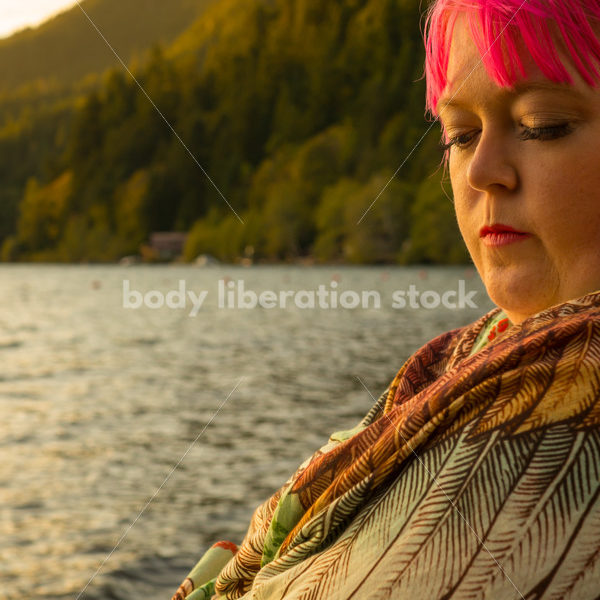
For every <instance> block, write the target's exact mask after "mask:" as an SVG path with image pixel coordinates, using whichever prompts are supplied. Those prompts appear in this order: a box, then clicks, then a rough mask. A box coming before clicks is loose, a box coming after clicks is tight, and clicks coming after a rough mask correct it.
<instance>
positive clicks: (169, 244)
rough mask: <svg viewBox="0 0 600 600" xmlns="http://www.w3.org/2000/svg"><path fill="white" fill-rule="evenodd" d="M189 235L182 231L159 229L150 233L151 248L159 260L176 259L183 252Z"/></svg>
mask: <svg viewBox="0 0 600 600" xmlns="http://www.w3.org/2000/svg"><path fill="white" fill-rule="evenodd" d="M187 236H188V234H187V233H183V232H180V231H157V232H155V233H151V234H150V248H151V249H152V252H153V254H154V255H155V256H156V257H157V258H158V259H159V260H174V259H176V258H177V257H179V256H181V255H182V254H183V247H184V245H185V240H186V239H187Z"/></svg>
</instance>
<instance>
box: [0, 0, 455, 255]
mask: <svg viewBox="0 0 600 600" xmlns="http://www.w3.org/2000/svg"><path fill="white" fill-rule="evenodd" d="M89 1H90V2H91V0H89ZM98 1H100V0H98ZM106 1H108V0H106ZM421 4H422V3H421V1H420V0H338V1H336V2H330V3H327V2H326V3H324V2H323V1H322V0H218V1H217V2H215V3H214V4H212V5H211V6H210V7H208V8H207V10H206V11H205V12H204V13H203V14H202V15H201V17H199V18H198V19H197V20H196V21H195V22H194V23H192V24H190V27H189V28H187V29H186V30H185V31H183V32H182V33H181V35H180V36H178V38H177V39H176V40H175V41H174V42H173V43H172V44H171V45H170V46H167V47H161V46H157V47H155V48H154V49H153V50H152V52H151V53H149V54H148V56H147V58H146V59H145V60H143V61H140V62H139V63H138V64H137V66H136V67H135V74H136V77H137V79H138V80H139V81H140V83H141V84H142V85H143V86H144V89H145V91H146V92H147V94H148V95H149V97H150V98H152V101H153V102H154V103H155V105H156V106H157V107H159V108H160V110H161V112H162V114H163V115H164V116H165V118H166V119H167V120H168V122H169V124H171V125H172V126H173V128H174V130H175V131H176V132H177V134H178V136H179V138H178V137H176V136H174V135H173V133H172V131H171V130H170V129H169V127H167V126H166V124H165V122H164V121H163V120H162V118H161V117H160V116H159V115H158V114H157V113H156V111H155V110H154V107H153V106H152V105H151V104H150V103H149V102H148V98H147V97H146V96H145V95H144V94H143V93H141V91H140V90H139V89H138V87H137V86H136V84H135V83H134V82H132V81H131V79H130V78H129V77H128V76H127V74H125V73H124V72H123V69H122V68H115V69H113V70H111V71H109V72H107V73H106V74H105V75H104V76H103V77H102V80H101V85H98V86H96V87H95V88H93V89H91V90H88V91H85V90H83V91H82V92H81V94H80V97H79V98H78V99H77V102H76V103H75V104H74V105H73V108H72V110H71V112H69V110H68V108H64V110H63V112H61V110H62V109H61V106H60V104H56V103H55V104H54V109H53V110H51V111H49V112H48V113H47V116H46V117H44V116H43V114H44V113H43V111H41V112H40V111H38V112H36V113H35V115H34V116H32V114H33V113H31V112H29V113H27V112H21V113H17V112H15V113H14V116H12V117H11V118H10V119H9V120H6V121H5V126H4V128H0V181H2V182H3V183H4V185H3V186H1V187H0V211H1V212H0V242H2V257H3V259H4V260H33V261H40V260H47V261H48V260H49V261H114V260H118V259H119V257H121V256H124V255H129V254H135V253H137V252H141V253H142V254H143V255H144V256H145V257H147V258H151V255H149V254H147V253H146V250H145V249H144V247H143V245H144V242H147V240H148V239H149V238H150V235H151V233H152V232H156V231H182V232H188V233H189V236H188V238H187V244H186V248H185V256H186V258H188V259H193V258H194V257H195V256H197V255H198V254H212V255H214V256H216V257H217V258H219V259H221V260H224V261H236V260H239V259H246V260H247V259H248V258H252V259H253V260H256V261H266V262H271V261H278V260H284V261H287V260H289V261H296V260H302V261H304V260H320V261H323V262H330V261H334V262H353V263H373V262H397V261H401V262H460V261H464V260H465V258H466V255H465V251H464V246H463V244H462V242H461V241H460V237H459V235H458V232H457V228H456V222H455V217H454V214H453V210H452V205H451V203H450V202H449V201H448V198H447V195H446V193H445V192H444V190H443V189H442V187H441V186H440V172H441V170H440V169H438V165H439V162H440V159H441V152H440V150H439V146H438V142H439V129H438V128H434V129H433V130H432V131H431V132H430V133H429V134H428V135H427V136H425V138H424V139H421V138H422V136H423V133H424V132H425V131H426V130H427V129H428V124H427V122H426V120H425V119H424V117H423V106H424V97H425V86H424V81H423V78H422V72H423V60H424V50H423V42H422V38H421V33H420V29H419V22H420V16H421V15H420V10H421ZM436 130H437V131H436ZM180 140H184V141H185V144H186V147H187V148H189V150H190V152H191V153H192V154H193V155H194V158H195V159H196V160H195V161H194V160H192V158H191V157H190V156H189V154H188V152H187V151H186V150H184V148H183V147H182V144H181V143H180ZM408 156H410V160H409V161H407V162H406V164H404V166H403V167H402V169H401V171H400V172H399V173H397V174H396V175H395V176H394V177H393V175H394V173H395V172H396V170H397V168H398V165H400V164H402V163H403V161H404V159H405V158H406V157H408ZM198 164H200V165H202V169H204V171H205V172H203V170H202V169H200V168H199V167H198ZM205 173H208V174H210V178H211V179H210V180H209V179H208V177H206V174H205ZM9 182H10V183H11V184H10V185H8V183H9ZM213 182H214V184H215V185H216V186H217V187H218V188H219V191H218V192H217V190H215V187H214V185H213ZM384 189H385V191H384ZM223 198H226V199H227V201H228V203H229V204H230V206H231V207H234V209H235V211H236V214H234V213H233V212H232V211H231V210H230V209H229V208H228V206H227V205H226V203H225V202H224V201H223ZM375 198H377V202H376V203H373V201H374V199H375ZM371 205H372V207H371ZM367 211H368V215H367V214H366V213H367ZM238 216H239V217H240V218H238Z"/></svg>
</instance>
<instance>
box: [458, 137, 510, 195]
mask: <svg viewBox="0 0 600 600" xmlns="http://www.w3.org/2000/svg"><path fill="white" fill-rule="evenodd" d="M515 150H516V149H515V148H514V147H513V146H512V145H511V143H510V140H509V139H507V138H506V137H504V136H503V135H502V133H501V132H497V131H496V132H495V131H492V130H489V129H488V130H485V129H484V130H483V131H482V132H481V133H480V134H479V139H478V141H477V146H476V148H475V150H474V152H473V154H472V156H471V160H470V162H469V166H468V168H467V181H468V183H469V185H470V186H471V187H472V188H474V189H476V190H479V191H482V192H490V191H498V189H504V190H509V191H513V190H515V189H516V187H517V186H518V184H519V178H518V173H517V166H516V155H515Z"/></svg>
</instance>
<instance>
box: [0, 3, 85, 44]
mask: <svg viewBox="0 0 600 600" xmlns="http://www.w3.org/2000/svg"><path fill="white" fill-rule="evenodd" d="M74 4H76V2H75V0H0V37H5V36H7V35H9V34H10V33H12V32H13V31H15V30H17V29H22V28H23V27H26V26H27V25H37V24H39V23H41V22H42V21H45V20H46V19H47V18H48V17H51V16H52V15H54V14H56V13H57V12H61V11H62V10H64V9H65V8H69V7H70V6H73V5H74Z"/></svg>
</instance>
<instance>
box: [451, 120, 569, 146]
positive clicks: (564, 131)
mask: <svg viewBox="0 0 600 600" xmlns="http://www.w3.org/2000/svg"><path fill="white" fill-rule="evenodd" d="M521 127H523V131H522V132H521V133H520V134H519V139H521V140H523V141H525V140H541V141H547V140H554V139H557V138H560V137H564V136H566V135H568V134H569V133H571V131H572V130H573V128H572V127H571V124H570V123H562V124H561V125H552V126H548V127H526V126H525V125H522V126H521ZM474 135H475V134H469V133H462V134H461V135H457V136H455V137H453V138H450V140H449V141H448V142H447V143H444V142H440V146H441V148H442V150H443V151H444V152H445V151H446V150H449V149H450V148H452V146H456V147H457V148H458V149H460V150H463V149H464V148H465V147H466V146H467V145H468V144H469V142H471V140H472V139H473V136H474ZM465 138H468V139H465ZM460 140H463V141H462V142H461V141H460Z"/></svg>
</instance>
